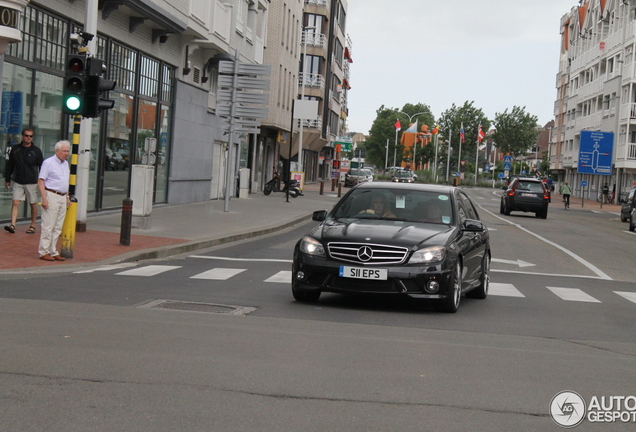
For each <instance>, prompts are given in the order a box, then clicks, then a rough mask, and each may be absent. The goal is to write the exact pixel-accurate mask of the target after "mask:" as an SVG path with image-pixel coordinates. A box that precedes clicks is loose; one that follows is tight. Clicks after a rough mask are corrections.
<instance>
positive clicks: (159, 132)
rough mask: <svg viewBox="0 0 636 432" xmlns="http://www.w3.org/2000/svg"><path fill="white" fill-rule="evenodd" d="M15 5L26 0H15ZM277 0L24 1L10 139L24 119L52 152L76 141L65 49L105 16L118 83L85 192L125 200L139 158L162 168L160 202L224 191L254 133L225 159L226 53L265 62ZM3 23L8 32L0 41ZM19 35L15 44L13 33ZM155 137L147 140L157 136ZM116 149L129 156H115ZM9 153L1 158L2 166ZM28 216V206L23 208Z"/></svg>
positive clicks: (98, 132) (92, 204)
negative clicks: (68, 111)
mask: <svg viewBox="0 0 636 432" xmlns="http://www.w3.org/2000/svg"><path fill="white" fill-rule="evenodd" d="M16 3H17V2H16ZM268 8H269V0H226V1H223V2H221V1H217V0H205V1H201V0H170V1H167V0H152V1H151V0H116V1H114V0H100V1H97V0H77V1H68V0H47V1H46V2H43V1H41V2H39V1H32V2H30V3H28V4H25V5H24V7H23V9H22V10H21V11H20V13H19V17H18V22H17V25H16V29H17V31H18V32H19V34H20V36H21V38H20V39H21V41H13V40H9V43H8V46H7V48H6V54H5V55H4V57H3V58H2V61H1V62H0V65H1V67H2V76H3V85H2V109H3V111H2V113H3V116H2V124H1V125H0V138H1V139H2V140H3V142H4V143H5V146H4V147H3V148H4V149H5V150H6V148H7V147H9V146H11V145H13V144H16V143H19V142H20V132H21V130H22V129H23V128H32V129H34V131H35V139H34V143H35V144H36V145H37V146H38V147H40V148H41V149H42V150H43V152H44V155H45V157H47V156H50V155H52V154H53V146H54V144H55V142H57V141H58V140H60V139H71V137H72V135H71V133H72V129H73V127H72V121H73V119H72V118H71V116H68V115H65V114H63V113H62V110H61V107H62V92H63V81H64V75H65V69H66V56H67V54H68V53H69V52H70V51H69V50H70V49H71V41H72V35H73V34H77V33H79V32H82V31H84V30H85V27H84V23H85V22H87V20H89V19H90V17H91V14H94V17H95V18H96V27H97V31H96V34H95V35H94V37H93V40H92V43H93V44H94V48H93V49H92V50H91V52H90V53H91V55H94V56H95V57H97V58H101V59H104V60H105V62H106V65H107V68H108V70H107V72H106V77H107V78H109V79H112V80H115V81H116V82H117V85H116V87H115V89H114V90H113V91H111V92H110V93H109V95H108V98H109V99H112V100H114V101H115V105H114V108H112V109H110V110H108V111H105V112H103V113H102V114H101V116H100V117H99V118H95V119H92V120H82V130H85V129H84V127H85V126H84V125H85V123H86V122H88V123H90V134H87V133H84V134H82V140H85V141H86V147H85V148H83V149H82V146H81V145H80V149H81V150H80V154H79V157H78V179H77V184H78V186H79V185H80V183H81V184H83V185H84V186H85V189H86V191H87V192H86V194H85V196H80V197H78V200H80V201H83V202H84V203H85V205H86V207H87V209H88V211H95V210H102V209H108V208H117V207H120V206H121V204H122V201H123V199H124V198H126V197H128V196H130V195H131V188H133V187H135V185H133V179H132V176H131V167H132V166H133V165H136V164H142V165H150V166H152V167H153V168H154V181H153V185H152V187H153V202H154V203H170V204H180V203H188V202H196V201H205V200H209V199H216V198H220V197H222V196H223V195H224V192H225V188H224V186H225V183H224V181H225V172H226V171H225V170H226V168H227V167H228V166H229V167H235V166H237V165H240V166H247V165H248V164H249V163H250V161H249V160H248V159H247V154H248V152H249V146H250V145H251V144H252V141H253V138H251V137H250V136H249V135H241V136H240V137H239V138H238V139H237V140H236V141H237V142H238V151H237V152H236V153H235V154H236V155H237V156H236V162H235V161H228V160H227V154H228V152H227V143H228V137H227V133H226V131H225V130H224V126H222V122H221V119H220V117H219V116H218V115H217V114H216V102H217V100H216V99H217V97H216V96H217V92H218V65H219V61H221V60H226V59H230V60H231V59H233V58H234V56H236V55H237V54H238V58H239V59H240V61H241V62H245V63H257V64H260V63H262V62H263V52H264V47H265V38H266V34H267V10H268ZM1 38H2V32H0V39H1ZM11 42H12V43H11ZM153 141H154V142H155V143H156V145H155V146H154V147H153V146H149V144H148V143H149V142H153ZM114 153H118V154H119V155H121V157H122V159H124V160H125V163H124V164H123V165H119V164H111V163H109V162H110V159H111V158H112V157H113V154H114ZM5 164H6V158H1V160H0V173H2V175H3V176H4V169H5ZM10 207H11V195H10V192H8V191H4V193H3V194H2V195H1V199H0V220H7V219H9V217H10ZM25 215H26V207H25V209H24V212H23V213H21V214H20V217H24V216H25Z"/></svg>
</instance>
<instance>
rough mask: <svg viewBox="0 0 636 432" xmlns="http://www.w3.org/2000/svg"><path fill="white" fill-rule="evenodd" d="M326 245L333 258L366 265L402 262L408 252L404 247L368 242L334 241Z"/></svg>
mask: <svg viewBox="0 0 636 432" xmlns="http://www.w3.org/2000/svg"><path fill="white" fill-rule="evenodd" d="M327 247H328V249H329V255H331V257H332V258H334V259H337V260H340V261H348V262H352V263H357V264H368V265H387V264H402V263H403V262H405V261H406V257H407V254H408V252H409V250H408V249H407V248H405V247H398V246H387V245H379V244H370V243H340V242H338V243H336V242H334V243H329V244H328V245H327Z"/></svg>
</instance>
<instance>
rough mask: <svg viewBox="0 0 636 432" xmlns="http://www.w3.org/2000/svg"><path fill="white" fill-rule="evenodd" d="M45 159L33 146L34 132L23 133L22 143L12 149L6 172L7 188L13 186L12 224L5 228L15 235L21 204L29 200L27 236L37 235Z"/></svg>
mask: <svg viewBox="0 0 636 432" xmlns="http://www.w3.org/2000/svg"><path fill="white" fill-rule="evenodd" d="M43 161H44V158H43V156H42V151H41V150H40V149H39V148H38V147H37V146H36V145H35V144H33V130H31V129H24V130H23V131H22V142H21V143H20V144H16V145H14V146H13V147H11V152H10V153H9V160H8V161H7V169H6V172H5V186H6V187H7V188H9V187H10V186H13V204H12V206H11V224H10V225H6V226H5V227H4V229H5V231H8V232H10V233H11V234H13V233H15V224H16V221H17V219H18V210H19V208H20V203H21V202H22V201H24V200H25V198H26V200H27V202H28V203H29V205H30V206H31V226H29V228H28V229H27V231H26V232H27V234H34V233H35V223H36V220H37V217H38V194H37V190H38V174H39V172H40V166H41V165H42V162H43Z"/></svg>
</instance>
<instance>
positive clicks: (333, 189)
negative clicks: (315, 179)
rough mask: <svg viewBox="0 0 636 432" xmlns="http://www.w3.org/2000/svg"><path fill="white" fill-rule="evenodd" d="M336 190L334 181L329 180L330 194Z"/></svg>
mask: <svg viewBox="0 0 636 432" xmlns="http://www.w3.org/2000/svg"><path fill="white" fill-rule="evenodd" d="M335 190H336V179H331V192H333V191H335Z"/></svg>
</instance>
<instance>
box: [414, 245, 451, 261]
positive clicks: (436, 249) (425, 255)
mask: <svg viewBox="0 0 636 432" xmlns="http://www.w3.org/2000/svg"><path fill="white" fill-rule="evenodd" d="M445 257H446V248H445V247H444V246H431V247H428V248H426V249H420V250H417V251H415V252H414V253H413V255H412V256H411V259H410V260H409V263H411V264H420V263H432V262H439V261H442V260H443V259H444V258H445Z"/></svg>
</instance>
